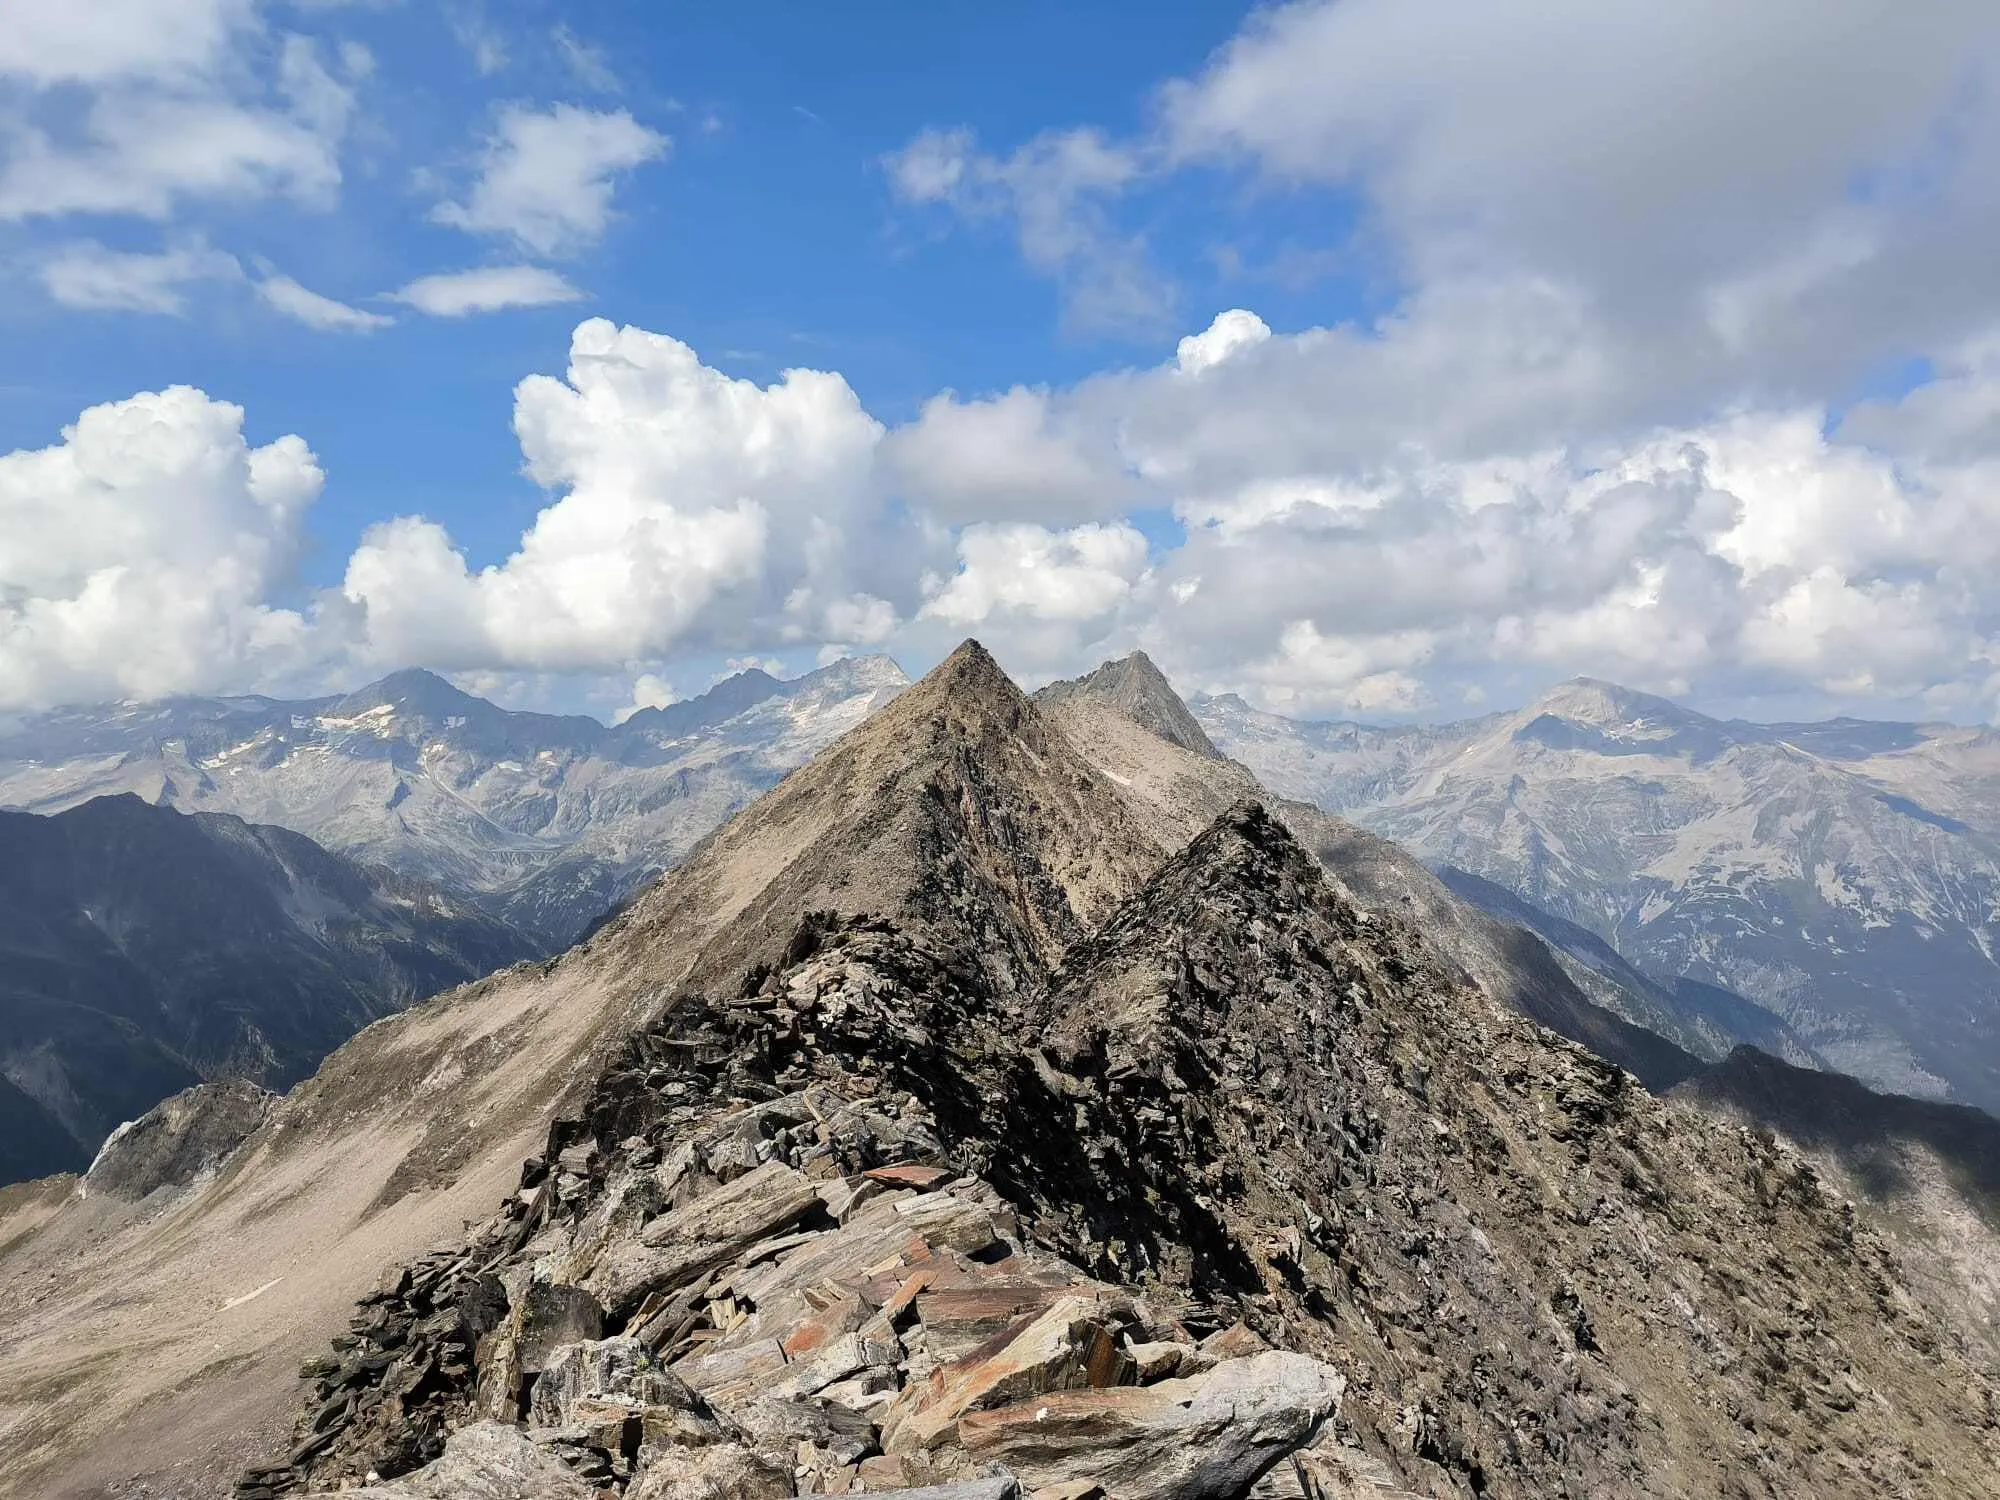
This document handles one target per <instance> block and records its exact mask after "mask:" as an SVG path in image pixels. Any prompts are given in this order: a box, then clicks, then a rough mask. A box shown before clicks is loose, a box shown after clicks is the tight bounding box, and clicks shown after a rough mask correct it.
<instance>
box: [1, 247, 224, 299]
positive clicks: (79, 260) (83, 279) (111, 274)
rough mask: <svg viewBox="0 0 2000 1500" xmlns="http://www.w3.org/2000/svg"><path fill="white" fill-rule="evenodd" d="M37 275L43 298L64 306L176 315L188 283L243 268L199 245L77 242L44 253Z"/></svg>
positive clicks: (215, 278)
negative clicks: (134, 246)
mask: <svg viewBox="0 0 2000 1500" xmlns="http://www.w3.org/2000/svg"><path fill="white" fill-rule="evenodd" d="M37 274H38V275H39V276H40V277H41V282H42V286H43V287H44V288H45V289H46V290H47V291H48V294H49V296H51V297H52V298H54V299H55V300H56V301H57V302H60V303H61V304H62V305H63V306H64V307H74V308H80V309H83V310H86V311H91V312H114V311H115V312H147V313H166V314H170V315H173V316H179V315H180V314H182V313H184V312H186V311H187V288H188V287H189V286H190V285H192V284H194V283H196V282H201V281H231V280H235V279H237V278H239V277H240V276H241V275H242V274H243V271H242V267H241V266H239V265H238V264H237V263H236V258H235V257H234V256H232V255H225V254H223V253H222V252H221V251H219V250H210V249H209V248H207V247H206V246H204V245H198V244H197V245H183V246H180V247H178V248H175V249H170V250H161V251H157V252H152V253H147V252H144V251H124V250H112V249H108V248H106V247H105V246H104V245H101V244H99V243H98V242H97V241H95V240H81V241H78V242H75V243H73V244H68V245H64V246H62V247H60V248H59V249H57V250H56V251H54V252H53V253H52V254H50V255H49V256H48V257H47V258H46V259H45V260H43V261H42V263H41V265H40V267H39V268H38V272H37Z"/></svg>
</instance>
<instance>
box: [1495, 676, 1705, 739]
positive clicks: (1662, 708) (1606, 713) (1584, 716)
mask: <svg viewBox="0 0 2000 1500" xmlns="http://www.w3.org/2000/svg"><path fill="white" fill-rule="evenodd" d="M1541 714H1553V715H1554V716H1555V717H1556V718H1559V719H1567V720H1568V721H1569V722H1570V723H1572V724H1587V725H1590V726H1591V727H1592V728H1596V729H1616V728H1631V727H1635V726H1638V725H1642V724H1645V725H1658V726H1666V725H1685V724H1689V723H1694V722H1706V721H1705V720H1703V718H1702V716H1701V715H1700V714H1697V713H1695V712H1693V711H1692V710H1691V709H1686V708H1683V707H1681V706H1680V705H1679V704H1678V703H1675V702H1673V701H1671V700H1670V699H1666V698H1658V697H1655V696H1654V695H1653V694H1651V693H1642V692H1639V691H1638V690H1637V689H1635V688H1628V687H1621V686H1620V685H1619V684H1617V683H1615V682H1606V681H1604V680H1603V679H1602V678H1597V677H1572V678H1570V679H1569V681H1567V682H1560V683H1557V684H1556V685H1555V686H1554V687H1552V688H1550V689H1549V690H1548V691H1547V692H1545V693H1543V694H1542V695H1541V696H1540V697H1539V698H1537V699H1535V701H1534V702H1532V703H1530V704H1529V705H1528V706H1527V707H1526V708H1525V709H1523V710H1522V716H1523V717H1524V718H1528V719H1532V718H1535V717H1537V716H1538V715H1541Z"/></svg>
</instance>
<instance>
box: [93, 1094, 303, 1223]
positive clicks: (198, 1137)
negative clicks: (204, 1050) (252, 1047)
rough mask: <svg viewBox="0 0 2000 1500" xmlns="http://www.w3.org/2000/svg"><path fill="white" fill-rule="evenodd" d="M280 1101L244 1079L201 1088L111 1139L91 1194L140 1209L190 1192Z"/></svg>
mask: <svg viewBox="0 0 2000 1500" xmlns="http://www.w3.org/2000/svg"><path fill="white" fill-rule="evenodd" d="M275 1097H276V1096H275V1095H273V1094H272V1093H271V1092H270V1091H269V1090H267V1089H261V1088H259V1087H258V1086H257V1085H256V1084H254V1083H249V1082H247V1081H245V1080H244V1079H241V1078H231V1079H225V1080H224V1081H222V1082H220V1083H203V1084H197V1085H196V1086H195V1087H194V1088H191V1089H188V1090H187V1091H186V1092H184V1093H179V1094H176V1095H174V1097H173V1098H171V1099H168V1100H166V1101H165V1102H163V1103H160V1104H156V1105H154V1106H153V1107H152V1108H151V1109H149V1110H147V1111H146V1113H145V1114H143V1115H141V1116H139V1118H138V1119H136V1120H133V1121H131V1122H130V1123H129V1124H125V1125H121V1126H119V1127H118V1128H117V1129H116V1130H114V1131H113V1132H112V1133H111V1136H110V1138H109V1139H108V1140H106V1141H105V1143H104V1145H103V1146H102V1147H101V1148H100V1149H99V1151H98V1153H97V1159H96V1160H95V1161H93V1162H92V1163H91V1164H90V1170H89V1171H88V1172H86V1173H85V1174H84V1178H83V1184H84V1187H85V1189H86V1190H87V1191H90V1192H93V1193H103V1194H105V1195H106V1196H108V1197H112V1198H122V1199H125V1200H126V1201H128V1202H133V1203H136V1202H138V1201H139V1200H140V1199H142V1198H144V1197H146V1196H147V1194H149V1193H153V1192H157V1191H158V1190H159V1189H161V1188H168V1187H186V1186H187V1185H188V1184H189V1183H191V1182H193V1181H194V1180H195V1179H196V1178H197V1177H199V1176H200V1175H201V1174H202V1173H203V1172H206V1171H209V1170H211V1169H213V1168H214V1167H215V1166H217V1165H218V1164H220V1163H221V1162H222V1161H223V1160H225V1159H226V1158H227V1157H228V1156H229V1154H230V1153H231V1152H232V1151H234V1150H235V1149H236V1148H237V1147H238V1146H240V1145H242V1144H243V1142H244V1140H245V1139H246V1138H247V1137H248V1136H249V1135H250V1133H251V1132H252V1131H254V1130H255V1129H256V1128H257V1127H258V1126H259V1125H262V1124H263V1123H264V1116H265V1115H266V1114H267V1113H269V1111H270V1107H271V1101H272V1100H273V1099H274V1098H275Z"/></svg>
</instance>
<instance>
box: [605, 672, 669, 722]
mask: <svg viewBox="0 0 2000 1500" xmlns="http://www.w3.org/2000/svg"><path fill="white" fill-rule="evenodd" d="M680 701H681V700H680V695H679V694H678V693H676V692H675V691H674V685H673V684H672V683H670V682H668V681H667V679H666V678H664V677H661V676H659V675H658V674H657V673H653V672H641V673H640V674H639V675H638V676H637V677H635V678H634V679H633V680H632V696H631V700H630V701H629V702H628V703H626V705H625V706H624V707H623V708H621V709H619V710H618V711H617V712H616V713H615V714H613V715H612V716H611V722H612V723H614V724H623V723H624V722H625V721H626V720H627V719H629V718H631V717H632V715H634V714H636V713H638V712H639V711H640V710H641V709H647V708H665V707H666V706H667V705H668V704H669V703H678V702H680Z"/></svg>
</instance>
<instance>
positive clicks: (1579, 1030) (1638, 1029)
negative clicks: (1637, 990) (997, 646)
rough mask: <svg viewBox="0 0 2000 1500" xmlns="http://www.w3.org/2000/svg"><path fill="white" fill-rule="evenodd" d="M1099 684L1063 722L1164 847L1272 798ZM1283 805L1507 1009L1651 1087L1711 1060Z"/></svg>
mask: <svg viewBox="0 0 2000 1500" xmlns="http://www.w3.org/2000/svg"><path fill="white" fill-rule="evenodd" d="M1113 665H1116V663H1114V664H1113ZM1149 665H1150V664H1149ZM1101 670H1102V669H1100V671H1101ZM1155 675H1156V676H1157V674H1155ZM1099 680H1100V679H1099V678H1098V676H1097V674H1092V676H1090V677H1085V678H1080V679H1078V681H1077V683H1076V684H1074V685H1073V686H1074V690H1073V691H1070V692H1066V693H1064V694H1062V695H1061V696H1060V697H1058V698H1057V699H1056V700H1055V701H1054V704H1053V707H1054V711H1055V714H1056V717H1057V720H1058V722H1060V723H1062V724H1063V725H1064V726H1065V727H1066V728H1067V729H1068V731H1069V735H1070V740H1071V742H1072V743H1073V744H1075V745H1076V746H1077V747H1078V749H1079V750H1080V751H1081V753H1082V754H1083V755H1084V756H1085V757H1086V758H1087V759H1089V760H1090V761H1091V762H1092V763H1093V764H1094V765H1096V766H1097V767H1098V769H1099V770H1101V771H1102V772H1103V773H1104V774H1105V775H1106V776H1107V777H1108V778H1109V779H1110V780H1111V782H1112V783H1113V784H1114V785H1115V786H1116V787H1117V788H1118V789H1119V791H1120V792H1122V793H1123V794H1124V795H1125V796H1126V797H1127V798H1128V800H1130V801H1131V802H1132V803H1133V804H1134V806H1135V809H1137V810H1139V811H1140V813H1141V816H1142V817H1145V818H1146V819H1147V820H1148V824H1149V827H1150V828H1151V831H1152V833H1153V836H1154V837H1155V838H1156V839H1157V840H1158V841H1159V842H1160V843H1162V844H1163V845H1164V846H1166V847H1168V848H1178V847H1179V846H1181V845H1182V844H1184V843H1186V841H1187V840H1188V839H1190V838H1192V837H1193V836H1194V835H1195V834H1196V833H1197V832H1199V831H1200V830H1201V829H1202V828H1203V827H1205V826H1206V825H1207V824H1208V822H1209V821H1210V820H1211V819H1213V818H1215V817H1216V816H1217V815H1219V814H1220V813H1221V811H1222V810H1223V809H1224V808H1226V807H1228V806H1229V805H1230V804H1231V803H1232V802H1234V801H1236V800H1238V799H1240V798H1244V797H1268V796H1269V794H1268V793H1266V792H1265V791H1264V789H1263V788H1262V787H1260V786H1259V785H1258V784H1257V780H1256V778H1255V777H1254V776H1253V775H1252V774H1251V773H1250V772H1249V770H1248V769H1247V768H1245V767H1244V766H1242V765H1240V764H1238V763H1237V762H1235V761H1229V760H1224V759H1222V758H1221V757H1219V756H1215V757H1210V756H1205V755H1196V754H1192V753H1190V752H1188V751H1186V750H1184V749H1183V748H1181V747H1180V746H1178V745H1176V744H1174V743H1172V742H1170V741H1165V740H1162V739H1161V738H1160V737H1159V736H1158V735H1157V734H1156V733H1155V732H1154V731H1153V730H1151V729H1150V728H1149V727H1148V726H1147V725H1146V724H1145V723H1143V722H1141V721H1139V720H1136V719H1134V718H1133V717H1132V715H1131V714H1130V712H1129V711H1128V710H1127V708H1126V705H1125V703H1124V701H1123V700H1122V698H1121V696H1120V695H1119V694H1118V693H1116V692H1100V691H1098V690H1097V689H1096V688H1095V687H1094V686H1093V684H1094V683H1096V682H1097V681H1099ZM1158 680H1159V682H1160V684H1161V687H1162V690H1164V691H1166V692H1169V693H1170V692H1171V691H1172V689H1171V688H1169V687H1166V686H1165V679H1164V678H1159V679H1158ZM1112 681H1114V682H1115V681H1116V679H1115V678H1114V679H1112ZM1273 806H1274V808H1275V809H1276V811H1277V813H1278V815H1279V816H1280V817H1282V818H1283V819H1284V820H1285V822H1286V824H1287V825H1288V826H1289V827H1290V828H1291V830H1292V832H1293V833H1294V834H1295V835H1296V836H1297V837H1298V838H1299V840H1300V841H1301V842H1302V843H1303V844H1304V845H1305V846H1306V847H1307V848H1308V849H1310V850H1311V851H1312V852H1313V854H1314V856H1315V857H1316V858H1318V859H1319V861H1320V862H1321V863H1322V864H1324V865H1325V866H1326V867H1327V869H1328V870H1329V871H1331V872H1332V873H1333V874H1334V876H1335V877H1336V878H1337V879H1338V880H1339V881H1340V883H1341V885H1342V886H1343V887H1344V888H1345V889H1346V890H1347V891H1348V892H1349V894H1350V895H1352V897H1353V898H1354V899H1355V900H1356V901H1357V902H1359V903H1360V904H1362V905H1363V906H1366V907H1368V908H1370V909H1371V910H1374V911H1377V912H1381V913H1384V914H1386V915H1388V916H1390V917H1391V918H1393V919H1395V920H1399V921H1405V922H1408V923H1411V924H1412V925H1414V926H1416V927H1418V928H1420V929H1421V930H1422V931H1423V933H1424V934H1425V936H1426V938H1427V939H1428V940H1429V941H1430V942H1431V943H1432V944H1433V945H1434V946H1435V947H1436V948H1437V949H1438V950H1439V951H1440V952H1441V953H1442V954H1444V955H1446V956H1447V957H1448V958H1449V959H1450V960H1451V961H1452V962H1454V963H1455V964H1456V965H1457V966H1458V968H1459V969H1460V971H1461V972H1462V973H1463V974H1464V975H1465V976H1467V977H1468V978H1469V979H1470V980H1471V981H1472V982H1474V983H1476V984H1478V985H1480V986H1481V987H1482V988H1483V989H1485V990H1486V992H1487V993H1488V994H1490V995H1492V996H1493V997H1494V998H1495V999H1497V1000H1499V1001H1500V1003H1501V1004H1503V1005H1507V1006H1510V1007H1511V1008H1513V1009H1515V1010H1517V1011H1519V1012H1521V1014H1523V1015H1525V1016H1528V1017H1530V1018H1532V1019H1534V1020H1536V1021H1538V1022H1540V1023H1541V1024H1542V1025H1544V1026H1547V1027H1548V1028H1549V1029H1550V1030H1552V1031H1555V1032H1558V1033H1560V1034H1561V1035H1563V1036H1566V1037H1568V1038H1570V1039H1571V1040H1572V1041H1575V1042H1580V1043H1582V1044H1583V1045H1584V1046H1587V1047H1589V1048H1591V1049H1592V1050H1593V1051H1595V1052H1597V1053H1598V1054H1599V1055H1600V1056H1603V1057H1607V1058H1610V1059H1611V1060H1612V1061H1614V1062H1616V1063H1618V1064H1619V1065H1620V1066H1621V1067H1624V1068H1627V1069H1630V1070H1631V1071H1632V1072H1633V1073H1634V1074H1636V1075H1637V1076H1638V1077H1639V1078H1640V1080H1641V1081H1642V1082H1644V1083H1645V1084H1646V1085H1647V1086H1648V1087H1650V1088H1654V1089H1666V1088H1671V1087H1672V1086H1673V1085H1674V1084H1676V1083H1679V1082H1680V1081H1681V1080H1683V1079H1685V1078H1688V1077H1691V1076H1692V1075H1693V1074H1694V1073H1695V1072H1696V1071H1697V1070H1698V1069H1699V1068H1700V1066H1701V1059H1700V1058H1698V1057H1696V1056H1694V1055H1693V1054H1692V1053H1690V1052H1689V1051H1688V1050H1687V1049H1686V1048H1684V1047H1681V1046H1678V1045H1676V1044H1675V1042H1673V1041H1670V1040H1668V1039H1667V1038H1666V1037H1663V1036H1661V1035H1659V1034H1658V1033H1656V1032H1654V1031H1652V1030H1649V1029H1647V1028H1646V1027H1644V1026H1642V1025H1639V1024H1635V1022H1633V1021H1632V1020H1629V1019H1627V1018H1626V1016H1624V1015H1621V1014H1619V1013H1618V1012H1617V1011H1615V1010H1612V1009H1608V1008H1606V1007H1605V1006H1603V1005H1599V1004H1598V1003H1596V1001H1594V1000H1593V999H1592V998H1591V997H1589V996H1588V995H1586V994H1585V993H1584V992H1583V991H1582V990H1581V989H1580V988H1578V986H1577V984H1576V982H1575V981H1574V980H1573V979H1572V978H1571V977H1570V975H1569V974H1568V973H1567V972H1566V971H1565V970H1564V968H1563V967H1562V965H1561V964H1560V963H1559V962H1558V961H1557V960H1556V958H1555V957H1554V956H1553V955H1552V954H1551V953H1550V951H1549V949H1548V947H1547V946H1546V945H1545V944H1544V943H1543V942H1542V941H1541V940H1540V939H1539V938H1537V937H1536V936H1535V935H1534V934H1533V933H1531V932H1528V931H1526V930H1525V929H1523V928H1522V927H1519V926H1516V925H1514V924H1511V923H1508V922H1504V921H1501V920H1497V919H1496V918H1494V917H1492V916H1489V915H1487V914H1486V913H1485V912H1483V911H1481V910H1480V909H1479V908H1478V907H1476V906H1474V905H1472V904H1471V903H1469V902H1466V901H1463V900H1460V899H1459V898H1458V897H1457V896H1455V895H1454V894H1452V892H1451V891H1450V890H1448V889H1447V888H1446V887H1445V885H1444V884H1443V882H1441V881H1440V880H1439V879H1438V877H1437V876H1435V875H1433V874H1432V873H1431V872H1430V871H1429V870H1428V869H1426V868H1425V867H1424V865H1423V864H1422V863H1421V862H1420V861H1418V860H1417V859H1415V858H1413V857H1412V856H1411V855H1409V854H1407V853H1405V852H1404V851H1403V850H1401V849H1399V848H1397V847H1396V846H1395V845H1394V844H1391V843H1389V842H1388V841H1387V840H1386V839H1381V838H1378V837H1376V836H1375V835H1374V834H1372V833H1369V832H1367V831H1366V830H1364V829H1360V828H1357V827H1355V826H1354V825H1353V824H1351V823H1346V822H1343V821H1342V820H1340V819H1339V818H1335V817H1332V816H1331V815H1329V814H1327V813H1324V812H1321V811H1320V810H1319V809H1318V808H1315V807H1313V806H1311V805H1310V804H1308V803H1302V802H1284V801H1274V802H1273ZM1610 998H1614V999H1616V1000H1618V1001H1619V1002H1621V1004H1622V1005H1623V1006H1624V1007H1625V1008H1627V1009H1637V1008H1638V1007H1637V1005H1636V1004H1634V1003H1633V1002H1634V1001H1637V1000H1642V999H1644V998H1646V997H1644V996H1627V995H1624V994H1620V993H1618V992H1617V991H1616V990H1615V988H1614V989H1613V990H1612V993H1611V996H1610ZM1717 1055H1719V1053H1718V1054H1717Z"/></svg>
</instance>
